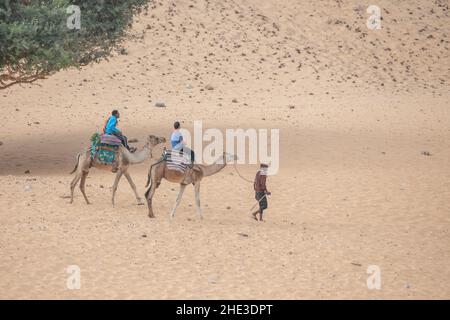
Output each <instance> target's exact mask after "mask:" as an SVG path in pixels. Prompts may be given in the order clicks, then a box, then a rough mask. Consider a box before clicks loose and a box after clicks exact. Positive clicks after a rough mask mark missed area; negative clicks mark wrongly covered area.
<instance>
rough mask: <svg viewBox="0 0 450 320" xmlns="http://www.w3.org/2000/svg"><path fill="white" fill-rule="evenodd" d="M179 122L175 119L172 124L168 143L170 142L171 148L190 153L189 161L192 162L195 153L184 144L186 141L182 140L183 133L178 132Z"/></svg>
mask: <svg viewBox="0 0 450 320" xmlns="http://www.w3.org/2000/svg"><path fill="white" fill-rule="evenodd" d="M180 127H181V125H180V123H179V122H178V121H177V122H175V123H174V124H173V128H174V130H173V132H172V135H171V137H170V143H171V144H172V150H180V151H183V153H184V154H190V155H191V162H192V163H194V160H195V154H194V151H192V150H191V149H189V148H188V147H187V146H186V142H185V141H184V140H183V135H182V134H181V132H180Z"/></svg>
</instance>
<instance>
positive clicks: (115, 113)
mask: <svg viewBox="0 0 450 320" xmlns="http://www.w3.org/2000/svg"><path fill="white" fill-rule="evenodd" d="M111 114H112V115H113V116H115V117H116V118H120V113H119V110H113V112H112V113H111Z"/></svg>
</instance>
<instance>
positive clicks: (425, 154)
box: [422, 151, 431, 157]
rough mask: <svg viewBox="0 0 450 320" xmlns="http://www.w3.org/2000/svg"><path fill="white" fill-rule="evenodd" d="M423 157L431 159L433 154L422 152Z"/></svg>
mask: <svg viewBox="0 0 450 320" xmlns="http://www.w3.org/2000/svg"><path fill="white" fill-rule="evenodd" d="M422 155H423V156H427V157H430V156H431V153H430V152H429V151H422Z"/></svg>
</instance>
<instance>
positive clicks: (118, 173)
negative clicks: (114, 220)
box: [111, 169, 123, 207]
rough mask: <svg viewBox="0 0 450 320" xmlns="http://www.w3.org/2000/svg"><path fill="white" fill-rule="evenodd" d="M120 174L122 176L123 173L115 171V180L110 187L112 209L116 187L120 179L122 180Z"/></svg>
mask: <svg viewBox="0 0 450 320" xmlns="http://www.w3.org/2000/svg"><path fill="white" fill-rule="evenodd" d="M122 174H123V171H122V170H120V169H119V171H117V173H116V179H114V184H113V186H112V198H111V203H112V206H113V207H114V206H115V201H114V199H115V197H116V191H117V186H118V185H119V181H120V178H122Z"/></svg>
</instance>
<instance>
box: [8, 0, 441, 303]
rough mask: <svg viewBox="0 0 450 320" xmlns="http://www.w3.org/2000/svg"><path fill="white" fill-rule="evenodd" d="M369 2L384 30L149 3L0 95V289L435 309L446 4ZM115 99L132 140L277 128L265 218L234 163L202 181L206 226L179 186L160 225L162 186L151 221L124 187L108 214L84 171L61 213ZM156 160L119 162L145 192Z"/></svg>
mask: <svg viewBox="0 0 450 320" xmlns="http://www.w3.org/2000/svg"><path fill="white" fill-rule="evenodd" d="M377 5H378V6H379V7H380V8H381V9H382V17H383V20H382V29H380V30H370V29H368V28H367V26H366V20H367V18H368V16H369V14H368V13H366V9H367V7H366V5H365V4H362V3H361V2H358V1H338V0H336V1H331V0H327V1H311V2H309V3H307V2H305V1H302V2H299V1H294V0H285V1H274V0H258V1H256V0H242V1H237V0H235V1H233V0H223V1H216V0H180V1H171V2H163V1H155V2H152V5H151V6H150V9H149V11H148V12H147V13H143V14H142V15H141V16H139V17H137V18H136V21H135V23H134V24H133V27H132V29H131V30H130V37H129V39H128V40H126V41H125V42H124V43H123V47H124V48H125V49H126V50H124V51H123V52H122V54H116V55H114V56H113V57H111V58H110V59H109V61H103V62H101V63H99V64H94V65H90V66H87V67H84V68H82V69H81V70H73V69H71V70H65V71H61V72H58V73H57V74H54V75H52V76H51V77H49V78H48V79H45V80H40V81H38V82H36V83H35V84H33V85H21V86H13V87H10V88H8V89H6V90H3V91H0V108H1V111H2V113H3V115H4V116H3V119H2V124H1V126H0V141H1V143H0V182H1V183H0V208H1V209H0V219H1V224H0V254H1V259H0V292H1V293H0V298H3V299H4V298H50V299H59V298H67V299H78V298H88V299H94V298H124V299H131V298H144V299H148V298H150V299H165V298H167V299H185V298H187V299H195V298H206V299H219V298H236V299H240V298H247V299H260V298H262V299H270V298H275V299H277V298H284V299H306V298H319V299H321V298H329V299H334V298H350V299H378V298H387V299H396V298H406V299H414V298H425V299H437V298H445V299H448V298H449V296H450V285H449V284H448V279H449V278H450V269H449V268H448V264H449V263H450V253H449V250H448V244H449V243H450V233H449V229H450V216H449V212H450V202H449V199H450V188H449V187H450V164H449V162H448V159H449V156H450V151H449V150H450V148H449V147H450V143H449V141H450V140H449V138H450V131H449V124H450V111H449V98H450V94H449V90H448V89H449V81H450V59H449V31H450V27H449V26H450V23H449V15H448V14H449V12H448V2H447V1H439V0H436V1H419V0H411V1H398V2H395V3H392V2H391V1H384V0H383V1H378V3H377ZM160 101H162V102H164V103H165V104H166V105H167V107H166V108H156V107H155V106H154V105H155V103H156V102H160ZM113 108H118V109H120V110H121V113H122V119H121V122H120V127H121V128H122V129H123V130H124V131H125V132H126V134H127V135H128V136H129V137H135V138H138V139H139V142H138V143H137V144H136V145H138V146H140V145H142V143H143V141H144V139H145V135H147V134H148V133H154V134H158V135H162V136H165V137H169V135H170V133H171V125H172V123H173V121H174V120H182V121H183V126H184V127H186V128H188V129H192V126H193V121H195V120H203V126H204V127H205V128H219V129H221V130H225V129H226V128H269V129H270V128H279V129H280V139H281V140H280V170H279V173H278V174H277V175H275V176H271V177H269V179H268V188H269V190H270V191H271V192H272V194H273V195H272V196H271V198H270V199H269V209H268V210H267V213H266V223H258V222H255V221H252V220H251V219H249V215H248V213H249V210H250V208H251V207H252V205H253V204H254V200H253V197H254V194H253V189H252V185H251V184H250V183H248V182H245V181H243V180H242V179H240V178H239V177H238V175H237V173H236V172H235V171H234V169H233V167H232V166H228V167H227V168H225V169H224V171H223V172H221V173H219V174H218V175H217V176H215V177H211V178H209V179H205V180H204V182H203V184H202V190H201V193H202V206H203V209H204V216H205V219H204V220H203V221H200V220H199V219H198V218H197V214H196V211H195V204H194V192H193V188H192V186H190V187H188V188H187V191H186V193H185V196H184V198H183V201H182V202H181V205H180V207H179V209H178V210H177V216H176V218H175V220H173V221H172V222H170V221H169V212H170V209H171V207H172V204H173V202H174V200H175V197H176V194H177V190H178V186H176V185H174V184H169V183H167V182H163V184H162V185H161V187H160V188H159V189H158V191H157V193H156V196H155V198H154V204H153V205H154V210H155V214H156V216H157V218H156V219H153V220H150V219H149V218H148V217H147V209H146V207H145V206H137V205H136V203H135V200H134V196H133V194H132V191H131V189H130V187H129V186H128V185H127V183H126V181H125V182H123V181H122V183H121V184H120V186H119V189H118V193H117V197H116V207H115V208H112V207H111V205H110V194H111V190H110V187H111V185H112V183H113V180H114V175H113V174H112V173H109V172H103V171H96V170H95V169H93V170H92V172H91V173H90V176H89V177H88V180H87V193H88V196H89V198H90V200H91V201H92V202H93V204H92V205H91V206H87V205H86V204H85V203H84V201H83V198H82V196H81V193H80V192H79V190H77V191H76V192H77V193H76V198H75V202H74V204H72V205H69V203H68V202H69V199H68V198H67V196H68V195H69V183H70V181H71V179H72V177H71V176H70V175H69V174H68V172H70V171H71V170H72V168H73V166H74V165H75V157H76V154H77V152H78V151H79V150H81V148H83V147H84V146H86V145H87V144H88V141H89V138H90V136H91V134H92V133H93V132H95V131H96V130H97V131H98V130H100V129H101V127H102V126H103V124H104V121H105V118H106V116H107V115H108V114H109V113H110V111H111V110H112V109H113ZM167 146H168V144H167ZM159 150H160V149H159ZM154 153H155V155H157V154H158V152H157V151H155V152H154ZM150 164H151V161H147V162H146V163H144V164H140V165H137V166H135V167H132V168H130V174H131V175H132V177H133V179H134V181H135V182H136V184H137V186H138V191H139V193H140V194H141V195H143V194H144V192H145V188H144V185H145V181H146V179H147V170H148V168H149V166H150ZM239 170H240V172H241V173H242V174H243V175H244V176H245V177H247V178H248V179H250V180H251V179H253V176H254V174H255V172H256V170H257V166H256V165H240V166H239ZM69 265H78V266H79V267H80V268H81V283H82V286H81V289H80V290H68V289H67V287H66V279H67V277H68V274H67V273H66V268H67V267H68V266H69ZM369 265H378V266H379V267H380V269H381V272H382V273H381V276H382V287H381V289H380V290H369V289H368V288H367V285H366V279H367V277H368V274H367V273H366V270H367V267H368V266H369Z"/></svg>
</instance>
